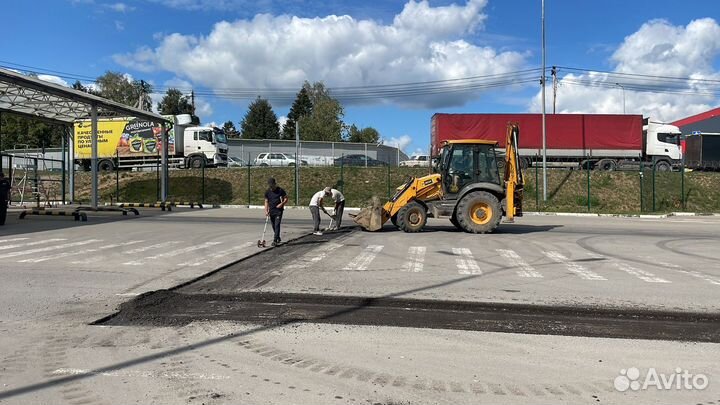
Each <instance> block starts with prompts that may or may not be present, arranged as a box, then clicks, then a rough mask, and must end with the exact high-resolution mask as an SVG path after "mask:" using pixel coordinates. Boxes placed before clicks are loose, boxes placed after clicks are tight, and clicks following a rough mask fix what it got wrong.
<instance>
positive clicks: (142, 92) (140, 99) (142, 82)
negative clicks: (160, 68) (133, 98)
mask: <svg viewBox="0 0 720 405" xmlns="http://www.w3.org/2000/svg"><path fill="white" fill-rule="evenodd" d="M138 93H139V94H138V103H137V108H139V109H141V110H144V108H143V107H145V80H140V91H139V92H138Z"/></svg>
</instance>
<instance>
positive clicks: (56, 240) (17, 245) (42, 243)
mask: <svg viewBox="0 0 720 405" xmlns="http://www.w3.org/2000/svg"><path fill="white" fill-rule="evenodd" d="M19 239H27V238H19ZM8 240H9V241H10V240H12V239H8ZM64 240H67V239H65V238H57V239H45V240H39V241H35V242H28V243H16V244H14V245H5V246H0V250H9V249H17V248H24V247H28V246H36V245H44V244H46V243H51V242H62V241H64Z"/></svg>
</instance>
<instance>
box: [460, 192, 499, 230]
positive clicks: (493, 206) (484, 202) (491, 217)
mask: <svg viewBox="0 0 720 405" xmlns="http://www.w3.org/2000/svg"><path fill="white" fill-rule="evenodd" d="M456 212H457V221H458V223H459V224H460V227H461V228H462V229H463V230H464V231H466V232H470V233H489V232H492V231H494V230H495V228H497V226H498V224H500V220H501V219H502V211H501V207H500V202H499V201H498V199H497V197H495V196H494V195H492V194H490V193H488V192H487V191H473V192H471V193H468V194H466V195H465V196H464V197H463V198H462V200H460V202H459V203H458V206H457V210H456Z"/></svg>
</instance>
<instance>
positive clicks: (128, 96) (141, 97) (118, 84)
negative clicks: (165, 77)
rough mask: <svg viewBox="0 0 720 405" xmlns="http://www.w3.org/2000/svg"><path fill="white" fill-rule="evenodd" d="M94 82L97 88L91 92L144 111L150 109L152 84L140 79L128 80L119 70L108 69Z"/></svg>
mask: <svg viewBox="0 0 720 405" xmlns="http://www.w3.org/2000/svg"><path fill="white" fill-rule="evenodd" d="M96 83H97V86H98V90H97V91H96V92H93V94H97V95H99V96H100V97H104V98H107V99H108V100H112V101H115V102H118V103H121V104H125V105H127V106H131V107H139V108H141V109H143V110H145V111H151V110H152V101H151V100H150V93H152V86H151V85H150V84H148V83H146V82H144V81H142V80H130V79H129V78H128V77H127V76H126V75H124V74H122V73H120V72H110V71H108V72H106V73H105V74H104V75H102V76H100V77H98V78H97V80H96ZM138 104H140V105H138Z"/></svg>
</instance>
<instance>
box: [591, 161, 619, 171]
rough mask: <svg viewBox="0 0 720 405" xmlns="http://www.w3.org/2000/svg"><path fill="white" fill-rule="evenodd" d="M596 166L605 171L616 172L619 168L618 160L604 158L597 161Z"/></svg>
mask: <svg viewBox="0 0 720 405" xmlns="http://www.w3.org/2000/svg"><path fill="white" fill-rule="evenodd" d="M595 168H596V169H598V170H600V171H603V172H614V171H615V170H617V162H616V161H614V160H612V159H603V160H601V161H599V162H598V163H597V165H596V166H595Z"/></svg>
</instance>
